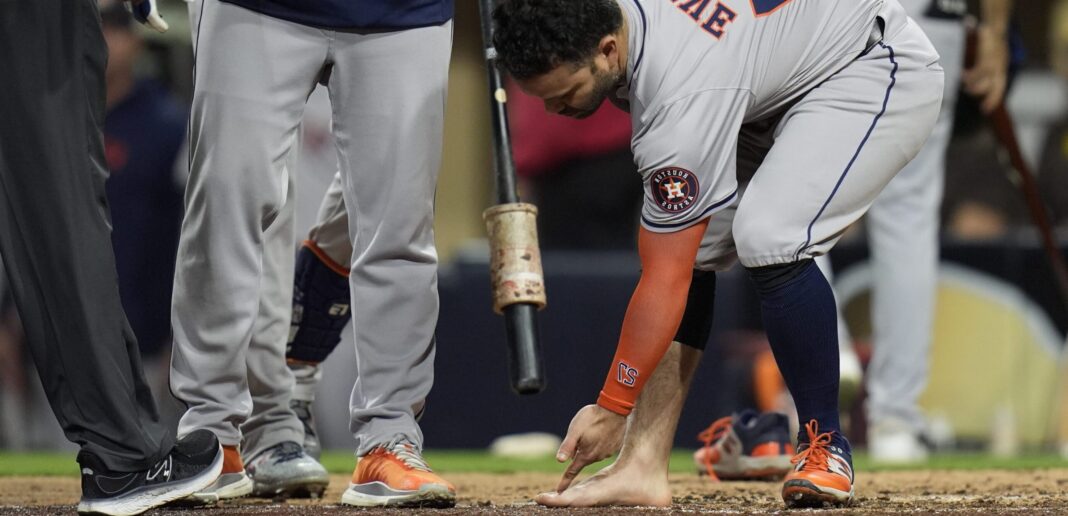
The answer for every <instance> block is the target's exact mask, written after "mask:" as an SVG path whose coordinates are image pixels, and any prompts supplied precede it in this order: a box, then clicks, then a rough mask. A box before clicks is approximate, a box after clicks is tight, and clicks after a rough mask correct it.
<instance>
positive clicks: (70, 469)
mask: <svg viewBox="0 0 1068 516" xmlns="http://www.w3.org/2000/svg"><path fill="white" fill-rule="evenodd" d="M692 453H693V452H692V451H691V450H675V451H674V452H673V453H672V454H671V471H672V472H675V473H688V472H691V471H693V469H694V467H693V465H692V462H691V458H690V457H691V455H692ZM425 455H426V459H427V461H428V462H429V463H430V465H431V466H433V467H434V469H435V470H436V471H439V472H441V473H445V474H448V473H472V472H480V473H501V474H503V473H517V472H528V471H529V472H543V473H559V472H562V471H563V466H562V465H560V464H558V463H557V462H556V461H555V460H554V459H553V458H552V457H545V458H537V459H502V458H498V457H493V456H491V455H490V454H489V453H488V452H485V451H482V450H428V451H427V452H426V454H425ZM854 462H855V466H856V469H857V471H858V472H864V471H895V470H901V471H909V470H947V469H948V470H969V469H1050V468H1057V469H1068V460H1065V459H1063V458H1061V457H1059V456H1057V455H1054V454H1032V455H1024V456H1020V457H1013V458H995V457H991V456H989V455H986V454H965V453H959V454H945V455H935V456H933V457H932V458H931V460H929V461H928V462H927V463H926V464H922V465H916V464H912V465H902V466H894V467H888V466H884V465H875V464H872V462H871V461H870V460H869V459H868V458H867V456H866V455H864V454H857V455H856V456H855V457H854ZM322 463H323V465H324V466H326V468H327V469H328V470H329V471H330V472H331V473H337V474H345V473H349V472H351V471H352V468H353V466H354V465H355V463H356V462H355V459H354V458H353V456H352V453H350V452H346V451H331V452H327V453H325V454H324V455H323V457H322ZM590 469H593V467H591V468H590ZM77 474H78V467H77V464H76V463H75V462H74V455H73V454H71V453H58V452H53V453H50V452H40V453H11V452H0V476H13V475H23V476H24V475H45V476H48V475H60V476H75V475H77Z"/></svg>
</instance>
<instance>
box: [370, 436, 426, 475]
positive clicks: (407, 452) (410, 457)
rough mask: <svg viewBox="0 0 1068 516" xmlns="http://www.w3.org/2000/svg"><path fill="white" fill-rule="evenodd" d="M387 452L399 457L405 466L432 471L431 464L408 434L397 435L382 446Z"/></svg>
mask: <svg viewBox="0 0 1068 516" xmlns="http://www.w3.org/2000/svg"><path fill="white" fill-rule="evenodd" d="M382 448H384V449H385V450H386V451H387V452H389V453H391V454H393V456H394V457H397V459H399V460H400V461H401V462H403V463H404V465H405V466H408V467H409V468H412V469H417V470H420V471H426V472H432V471H433V470H431V469H430V465H429V464H427V463H426V460H425V459H423V456H422V455H421V454H420V453H419V450H418V449H416V447H415V444H413V443H412V441H411V440H409V439H408V437H407V436H404V435H397V436H396V437H394V438H393V440H391V441H390V442H389V443H387V444H385V445H383V446H382Z"/></svg>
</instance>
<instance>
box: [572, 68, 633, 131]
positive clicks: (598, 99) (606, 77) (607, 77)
mask: <svg viewBox="0 0 1068 516" xmlns="http://www.w3.org/2000/svg"><path fill="white" fill-rule="evenodd" d="M594 77H595V79H596V80H595V82H594V83H593V93H592V94H591V95H590V102H589V103H587V104H586V105H584V106H577V107H573V108H572V107H568V108H565V109H564V110H563V111H561V112H560V114H561V115H564V116H569V117H571V118H578V119H583V118H587V117H589V116H590V115H593V114H594V113H596V112H597V109H598V108H600V107H601V104H603V103H604V101H605V99H607V98H608V96H609V95H611V94H612V92H614V91H615V90H616V88H618V87H619V84H620V82H621V81H622V74H612V73H609V72H605V73H603V74H595V75H594Z"/></svg>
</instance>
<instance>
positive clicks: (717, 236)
mask: <svg viewBox="0 0 1068 516" xmlns="http://www.w3.org/2000/svg"><path fill="white" fill-rule="evenodd" d="M494 19H495V21H496V23H497V32H496V36H495V38H494V39H495V40H494V43H495V46H496V48H497V51H498V54H499V60H500V63H501V65H502V66H503V67H504V68H505V69H506V70H507V71H508V72H510V73H511V74H512V76H513V77H514V78H515V79H516V80H517V82H518V83H519V85H520V87H521V88H522V89H523V90H524V91H525V92H527V93H529V94H531V95H534V96H537V97H539V98H541V99H542V100H543V101H544V102H545V107H546V109H547V110H549V111H551V112H555V113H559V114H562V115H568V116H574V117H584V116H588V115H589V114H591V113H593V112H594V111H595V110H596V109H597V108H598V107H599V106H600V104H601V103H602V102H603V101H604V100H605V99H606V98H609V99H611V100H612V101H613V102H615V103H617V104H619V105H621V106H623V107H625V108H628V109H629V110H630V113H631V120H632V126H633V141H632V147H633V149H634V154H635V160H636V162H637V165H638V169H639V171H640V172H641V174H642V178H643V181H644V183H645V205H644V208H643V210H642V227H641V229H640V232H639V237H638V252H639V255H640V257H641V262H642V274H641V279H640V281H639V283H638V286H637V288H636V289H635V292H634V295H633V297H632V298H631V301H630V305H629V306H628V308H627V312H626V316H625V318H624V321H623V327H622V330H621V334H620V339H619V344H618V348H617V351H616V355H615V358H614V359H613V363H612V364H611V367H610V368H609V372H608V378H607V379H606V380H605V384H604V388H603V390H602V391H601V393H600V395H599V397H598V398H597V403H596V404H594V405H589V406H586V407H584V408H582V409H581V410H580V411H579V412H578V414H577V415H576V416H575V418H574V419H573V420H572V422H571V426H570V428H569V429H568V434H567V437H566V438H565V439H564V443H563V445H562V446H561V448H560V451H559V453H558V457H557V458H558V459H559V460H561V461H566V460H568V459H571V460H572V462H571V464H570V466H569V467H568V468H567V471H566V472H565V473H564V477H563V479H562V480H561V482H560V485H559V486H558V489H557V491H558V492H556V493H547V494H543V495H540V496H539V497H538V498H537V501H538V502H539V503H541V504H544V505H554V506H587V505H611V504H630V505H667V504H669V503H671V493H670V490H669V487H668V483H667V467H668V454H669V451H670V448H671V443H672V436H673V433H674V430H675V424H676V422H677V420H678V415H679V412H680V411H681V408H682V402H683V399H684V398H685V395H686V390H687V388H688V385H689V379H690V376H691V375H692V372H693V370H694V368H695V366H696V365H697V362H698V359H699V358H700V355H701V351H700V350H699V349H696V348H693V347H691V346H692V345H695V344H698V343H700V342H703V340H698V339H693V338H691V337H690V336H689V335H688V334H690V333H691V332H694V331H695V329H696V331H700V330H701V329H702V328H703V326H704V324H700V323H705V322H707V320H709V319H710V317H711V313H710V310H709V311H708V312H706V313H699V314H691V317H690V318H688V319H689V320H687V321H686V322H683V319H684V317H683V315H684V311H685V309H686V307H687V304H688V303H687V298H688V297H690V298H691V302H690V303H689V304H690V305H694V306H696V305H697V304H698V303H694V302H693V300H694V299H700V298H705V297H707V298H711V296H712V293H713V290H714V288H715V287H714V285H715V283H714V281H715V280H714V278H715V276H714V271H717V270H724V269H726V268H727V267H729V266H731V265H732V264H733V262H734V261H735V259H737V260H738V261H741V263H742V265H743V266H745V267H746V269H747V270H748V271H749V274H750V276H751V277H752V279H753V281H754V283H756V286H757V289H758V291H759V293H760V296H761V309H762V312H763V319H764V326H765V328H766V330H767V333H768V339H769V340H770V342H771V346H772V349H773V351H774V353H775V358H776V361H777V362H778V365H779V369H780V370H781V371H782V374H783V377H784V379H785V381H786V385H787V387H788V388H789V389H790V392H791V394H792V395H793V398H794V400H795V402H796V405H797V413H798V418H799V420H800V421H802V422H803V423H804V429H803V430H802V432H801V435H800V436H799V447H798V454H797V455H796V456H795V457H794V459H793V460H794V464H795V466H794V469H793V471H791V472H790V473H789V474H788V475H787V476H786V479H785V483H784V485H783V489H782V496H783V499H784V500H785V501H786V503H787V505H788V506H818V505H822V504H824V503H832V504H846V503H849V502H850V501H851V500H852V499H853V469H852V466H851V456H850V448H849V442H848V441H847V440H846V439H845V437H844V436H842V435H841V433H840V432H839V422H838V373H839V370H838V342H837V338H838V337H837V331H836V322H835V302H834V296H833V294H832V292H831V288H830V285H829V284H828V283H827V280H826V279H825V278H824V276H823V274H822V273H820V271H819V269H818V268H817V267H816V265H815V263H813V258H814V257H816V256H819V255H822V254H824V253H826V252H827V251H828V250H829V249H830V248H831V247H832V246H833V245H834V244H835V242H836V241H837V240H838V238H839V236H840V235H841V233H842V231H844V230H845V228H846V227H847V226H849V225H850V224H852V223H853V222H854V221H856V220H857V219H858V218H860V217H861V216H862V215H863V214H864V212H865V211H866V210H867V209H868V207H869V206H871V203H872V201H873V200H874V199H875V197H876V195H877V194H878V193H879V191H880V190H882V188H883V187H884V186H886V184H887V183H888V182H889V181H890V180H891V179H892V178H893V177H894V175H895V174H896V173H897V172H898V171H899V170H901V169H902V167H904V166H905V164H906V163H908V162H909V160H911V159H912V158H913V156H915V155H916V153H917V152H918V151H919V149H920V147H921V146H922V145H923V142H924V140H925V139H926V138H927V136H928V134H930V132H931V129H932V127H933V126H934V123H935V120H936V118H937V116H938V109H939V105H940V103H941V99H942V84H943V76H942V69H941V67H940V66H939V65H938V55H937V53H936V52H935V51H934V49H933V48H932V46H931V43H930V42H929V41H928V40H927V38H926V36H924V34H923V32H922V31H921V30H920V29H919V28H918V27H917V26H916V25H915V23H914V22H912V21H911V20H910V19H909V18H908V17H907V16H906V15H905V12H904V9H903V8H902V7H901V5H900V4H899V3H898V2H897V0H826V1H821V2H811V1H805V0H800V1H798V0H718V1H717V0H674V1H673V0H510V1H507V2H505V3H503V4H502V5H501V6H500V7H498V9H497V10H496V12H495V14H494ZM695 279H696V280H697V281H696V282H694V281H693V280H695ZM691 286H695V287H696V288H697V291H695V292H690V290H691ZM705 306H709V305H708V304H706V305H705ZM673 341H678V342H681V343H674V344H673ZM658 364H659V366H658ZM643 390H644V391H643ZM632 411H634V414H633V415H631V412H632ZM629 415H630V423H629V425H628V424H627V419H628V416H629ZM624 428H626V435H625V437H624ZM620 446H622V450H621V452H620V455H619V458H618V459H617V460H616V462H615V463H614V464H612V465H611V466H608V467H607V468H605V469H604V470H602V471H601V472H599V473H598V474H596V475H594V476H593V477H591V478H590V479H588V480H586V481H584V482H582V483H581V484H579V485H576V486H575V487H572V488H570V489H569V486H570V484H571V481H572V480H573V479H574V478H575V476H576V475H577V474H578V472H579V471H580V470H581V469H582V468H583V467H584V466H585V465H587V464H589V463H591V462H594V461H597V460H600V459H603V458H606V457H608V456H609V455H611V454H612V453H614V452H615V451H617V450H619V449H620Z"/></svg>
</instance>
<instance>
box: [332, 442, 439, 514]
mask: <svg viewBox="0 0 1068 516" xmlns="http://www.w3.org/2000/svg"><path fill="white" fill-rule="evenodd" d="M341 503H342V504H345V505H354V506H357V507H382V506H390V507H438V508H443V507H452V506H453V505H456V488H455V487H453V486H452V484H450V483H448V482H446V481H445V480H444V479H442V478H441V477H439V476H438V475H437V474H435V473H434V472H433V471H432V470H431V469H430V466H428V465H427V463H426V461H425V460H424V459H423V457H422V455H421V454H420V452H419V450H418V449H417V448H416V447H415V445H414V444H412V443H411V442H410V441H408V439H407V438H404V437H398V438H396V439H394V440H393V441H391V442H389V443H388V444H384V445H382V446H379V447H377V448H375V449H373V450H371V452H370V453H368V454H367V455H364V456H363V457H360V460H359V462H358V463H357V464H356V471H354V472H353V473H352V483H351V484H349V488H348V489H346V490H345V494H343V495H342V496H341Z"/></svg>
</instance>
